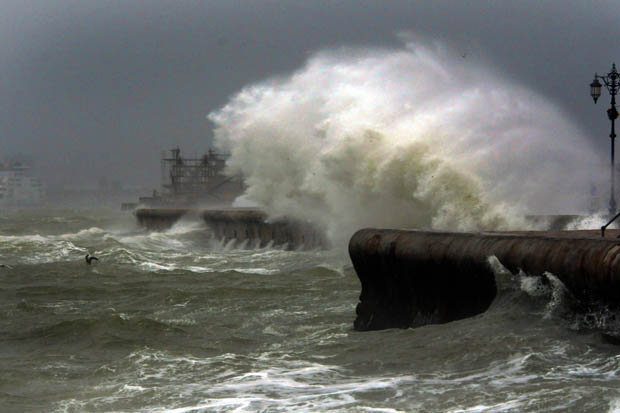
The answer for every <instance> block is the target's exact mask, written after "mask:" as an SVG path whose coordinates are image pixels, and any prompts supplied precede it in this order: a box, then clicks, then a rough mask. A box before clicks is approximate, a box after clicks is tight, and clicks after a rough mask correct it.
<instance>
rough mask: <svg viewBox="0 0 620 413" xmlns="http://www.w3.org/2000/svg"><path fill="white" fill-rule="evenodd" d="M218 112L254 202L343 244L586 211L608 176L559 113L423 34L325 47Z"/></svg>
mask: <svg viewBox="0 0 620 413" xmlns="http://www.w3.org/2000/svg"><path fill="white" fill-rule="evenodd" d="M377 102H381V104H380V105H378V104H377ZM209 119H210V120H211V121H213V122H214V124H215V126H216V128H215V141H216V144H217V145H218V147H219V148H221V149H222V150H225V151H230V152H231V154H232V156H231V158H230V159H229V162H228V168H229V172H230V173H231V174H236V173H242V174H243V175H244V177H245V178H246V179H245V182H246V184H247V185H248V189H247V191H246V194H245V198H247V199H249V200H251V201H253V202H256V203H258V204H259V205H260V206H261V207H262V208H264V209H265V210H266V211H267V212H268V213H269V214H270V215H271V216H288V217H295V218H299V219H301V220H306V221H310V222H313V223H315V224H317V225H318V226H320V227H322V228H326V229H327V232H328V236H329V237H330V238H331V239H332V240H336V241H341V242H334V244H335V245H339V244H341V243H342V244H343V245H346V241H348V238H349V235H350V234H351V233H352V232H353V231H355V230H357V229H359V228H361V227H369V226H370V227H373V226H375V227H418V228H420V227H422V228H436V229H451V230H474V229H476V230H477V229H499V228H507V227H525V226H526V225H527V224H526V223H525V222H524V221H523V220H521V219H519V218H518V217H519V216H523V215H524V214H525V213H526V212H527V213H546V212H547V213H550V212H553V213H576V212H579V211H582V210H584V209H585V208H586V204H587V203H588V201H589V200H588V199H587V196H584V195H583V194H584V193H585V194H587V193H588V188H589V186H590V184H591V181H592V180H594V181H595V183H598V181H599V180H600V181H601V182H604V180H605V177H606V175H605V174H604V170H603V165H604V163H603V162H601V160H600V159H599V156H598V155H597V154H596V153H595V152H594V150H593V149H592V146H591V145H590V144H589V143H588V141H587V139H586V137H585V136H584V134H583V133H582V132H581V131H580V130H579V128H578V127H577V126H576V125H575V124H574V123H572V121H571V119H570V118H569V117H568V116H566V115H565V114H564V113H562V111H561V110H560V109H559V108H558V107H555V106H554V105H553V104H552V103H551V102H549V101H547V100H545V99H544V98H543V97H542V96H540V95H538V94H537V93H536V92H535V91H533V90H528V89H526V88H524V87H522V86H520V85H516V84H514V83H512V82H510V81H509V80H508V79H504V78H502V77H501V76H499V75H498V74H497V73H493V71H492V70H491V69H490V68H488V67H485V66H484V65H483V63H482V62H477V61H475V59H467V61H465V60H463V59H459V58H458V53H454V52H453V51H450V50H448V49H447V48H445V47H442V46H439V47H436V46H426V45H423V44H422V43H421V42H418V41H408V42H407V44H406V46H404V47H403V48H401V49H389V50H388V49H385V50H379V49H373V50H366V49H339V50H337V51H324V52H322V53H318V54H315V55H313V56H312V57H311V58H310V59H309V61H308V62H307V64H306V65H305V66H304V67H303V68H301V69H300V70H299V71H297V72H296V73H294V74H292V75H290V76H288V77H279V78H277V79H270V80H268V81H265V82H262V83H260V84H256V85H252V86H249V87H246V88H244V89H243V90H242V91H241V92H239V93H238V94H237V95H236V96H234V97H233V98H232V99H231V100H230V102H229V103H228V104H227V105H226V106H225V107H223V108H222V109H220V110H218V111H216V112H214V113H212V114H210V115H209ZM599 172H600V173H599ZM566 176H570V177H571V179H570V180H567V179H566Z"/></svg>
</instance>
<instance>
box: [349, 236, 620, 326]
mask: <svg viewBox="0 0 620 413" xmlns="http://www.w3.org/2000/svg"><path fill="white" fill-rule="evenodd" d="M616 232H617V231H615V232H614V233H610V234H609V235H608V237H607V238H600V231H549V232H521V233H450V232H429V231H413V230H391V229H363V230H360V231H358V232H357V233H355V234H354V235H353V237H352V238H351V241H350V243H349V254H350V256H351V260H352V262H353V266H354V268H355V271H356V272H357V275H358V277H359V279H360V282H361V285H362V292H361V295H360V302H359V304H358V306H357V309H356V312H357V318H356V320H355V323H354V327H355V329H357V330H376V329H383V328H391V327H400V328H407V327H416V326H420V325H424V324H429V323H445V322H449V321H453V320H457V319H461V318H465V317H469V316H473V315H476V314H479V313H481V312H483V311H485V310H486V309H487V308H488V307H489V306H490V304H491V302H492V301H493V299H494V297H495V295H496V285H495V276H494V273H493V271H492V269H491V267H490V265H489V263H488V258H489V257H490V256H496V257H497V258H498V259H499V260H500V262H501V263H502V264H503V265H504V266H505V267H506V268H507V269H508V270H510V271H511V272H513V273H516V272H518V271H519V270H523V271H524V272H526V273H527V274H529V275H539V276H540V275H543V274H544V273H545V272H551V273H552V274H554V275H555V276H557V277H558V278H559V279H560V280H561V281H562V282H563V283H564V284H565V285H566V287H567V288H568V289H569V290H570V291H571V292H572V293H573V294H574V295H575V296H576V297H578V298H580V299H582V300H586V301H598V300H606V301H609V302H616V303H617V302H620V301H619V300H620V240H618V239H616V238H615V236H616V235H617V234H616ZM597 236H598V237H599V238H596V237H597Z"/></svg>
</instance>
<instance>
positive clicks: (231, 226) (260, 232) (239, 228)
mask: <svg viewBox="0 0 620 413" xmlns="http://www.w3.org/2000/svg"><path fill="white" fill-rule="evenodd" d="M201 216H202V219H203V220H204V221H205V222H206V224H207V225H208V226H209V228H210V229H211V230H212V231H213V233H214V235H215V237H216V238H218V239H228V240H230V239H236V240H239V241H245V240H252V241H258V242H259V243H260V245H262V246H264V245H266V244H268V243H270V242H271V243H273V244H274V245H285V244H286V245H288V247H289V248H298V247H303V248H308V249H312V248H320V247H326V246H327V240H326V239H325V237H324V236H323V234H322V232H321V231H319V230H318V229H317V228H315V227H314V226H312V225H311V224H309V223H305V222H300V221H296V220H292V219H287V218H281V219H276V220H273V221H270V220H268V217H267V214H265V213H264V212H262V211H260V210H257V209H223V210H206V211H203V212H202V214H201Z"/></svg>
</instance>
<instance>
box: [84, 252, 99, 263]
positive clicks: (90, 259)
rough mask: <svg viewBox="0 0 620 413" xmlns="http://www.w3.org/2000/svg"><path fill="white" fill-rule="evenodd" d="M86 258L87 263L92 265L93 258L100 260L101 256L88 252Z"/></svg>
mask: <svg viewBox="0 0 620 413" xmlns="http://www.w3.org/2000/svg"><path fill="white" fill-rule="evenodd" d="M84 258H85V259H86V264H88V265H90V263H91V262H92V261H93V260H96V261H99V258H97V257H95V256H94V255H93V256H92V257H91V255H90V254H86V257H84Z"/></svg>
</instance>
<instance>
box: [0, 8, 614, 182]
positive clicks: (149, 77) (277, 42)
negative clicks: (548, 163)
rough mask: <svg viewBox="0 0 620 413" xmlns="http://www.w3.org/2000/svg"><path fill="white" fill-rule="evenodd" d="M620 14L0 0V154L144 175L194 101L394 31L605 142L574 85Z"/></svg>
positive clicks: (50, 165)
mask: <svg viewBox="0 0 620 413" xmlns="http://www.w3.org/2000/svg"><path fill="white" fill-rule="evenodd" d="M619 23H620V5H618V3H617V2H613V1H605V2H586V1H568V0H562V1H559V0H557V1H543V0H536V1H499V0H495V1H482V0H479V1H468V2H464V1H441V0H432V1H431V0H428V1H401V0H398V1H389V0H384V1H380V0H377V1H368V0H358V1H352V0H349V1H344V0H332V1H310V0H302V1H293V0H288V1H284V0H281V1H270V0H265V1H235V0H204V1H163V0H151V1H128V0H126V1H107V0H64V1H58V0H49V1H42V0H40V1H36V0H21V1H14V0H3V2H2V3H1V4H0V96H1V97H2V98H1V100H0V102H1V107H0V125H1V129H0V158H4V157H6V156H8V155H13V154H16V153H22V154H25V155H30V156H31V157H32V158H34V159H35V161H36V163H37V166H38V169H39V170H40V172H41V173H42V176H43V178H44V179H45V180H46V181H47V182H48V183H49V184H51V185H57V184H66V185H71V186H77V185H89V184H91V185H96V181H97V180H98V179H99V177H102V176H106V177H107V178H108V179H121V180H124V181H126V182H128V183H131V184H149V185H155V184H157V183H158V182H159V162H158V160H159V153H160V151H161V150H163V149H168V148H170V147H172V146H174V145H177V144H178V145H180V146H181V148H182V149H185V151H186V152H190V153H193V152H201V151H203V150H204V149H205V148H206V147H207V145H208V143H209V138H210V136H211V130H210V124H209V122H208V121H207V120H206V118H205V116H206V115H207V114H208V113H209V112H211V111H212V110H215V109H217V108H219V107H221V106H222V105H224V104H225V103H226V101H227V99H228V97H229V96H231V95H232V94H234V93H235V92H237V91H238V90H240V89H241V88H242V87H243V86H245V85H247V84H249V83H252V82H255V81H258V80H261V79H264V78H266V77H270V76H274V75H278V74H287V73H290V72H292V71H293V70H295V69H296V68H298V67H300V66H302V65H303V63H304V62H305V60H306V59H307V57H308V55H309V54H310V53H312V52H313V51H317V50H320V49H324V48H327V47H334V46H340V45H349V46H365V45H369V46H386V47H400V44H401V43H400V40H399V39H398V37H397V33H399V32H401V31H410V32H412V33H414V34H418V35H421V36H423V37H425V38H428V39H431V40H440V41H444V42H446V43H448V44H449V45H452V46H453V47H454V48H455V49H456V50H462V51H463V52H464V53H469V54H470V55H471V56H476V55H479V57H480V58H481V59H484V60H485V61H488V62H490V64H491V65H492V66H493V67H495V68H496V70H497V71H498V72H500V73H503V74H505V75H506V76H507V77H508V78H510V79H514V80H517V81H519V82H520V83H522V84H524V85H525V86H527V87H530V88H532V89H535V90H538V91H539V92H541V93H542V94H543V95H545V96H547V97H548V98H550V99H551V100H552V101H553V102H554V103H556V104H558V105H560V106H561V107H562V108H563V109H564V110H565V111H566V112H568V113H569V114H570V115H571V116H572V117H573V119H574V120H575V122H576V123H577V124H578V125H579V126H581V128H582V129H583V130H584V131H585V132H586V134H587V135H588V137H589V138H590V139H591V142H592V145H593V146H595V147H597V148H599V147H600V151H601V152H603V153H607V152H606V151H608V150H609V149H608V145H609V139H608V138H607V135H608V134H609V125H608V123H607V122H606V119H605V113H604V109H605V107H604V106H605V105H608V104H609V96H608V95H607V94H606V93H607V92H604V93H605V94H604V96H603V97H602V98H601V101H602V102H601V101H599V104H598V105H597V106H595V105H594V104H593V103H592V100H591V98H590V96H589V89H588V84H589V83H590V82H591V80H592V76H593V73H594V72H595V71H598V72H599V73H601V72H605V73H606V72H607V71H608V70H609V69H610V68H611V63H612V62H613V61H615V60H616V59H617V60H618V62H619V63H620V24H619ZM601 103H603V105H601ZM489 110H493V108H489Z"/></svg>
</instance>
